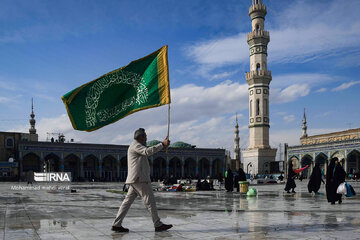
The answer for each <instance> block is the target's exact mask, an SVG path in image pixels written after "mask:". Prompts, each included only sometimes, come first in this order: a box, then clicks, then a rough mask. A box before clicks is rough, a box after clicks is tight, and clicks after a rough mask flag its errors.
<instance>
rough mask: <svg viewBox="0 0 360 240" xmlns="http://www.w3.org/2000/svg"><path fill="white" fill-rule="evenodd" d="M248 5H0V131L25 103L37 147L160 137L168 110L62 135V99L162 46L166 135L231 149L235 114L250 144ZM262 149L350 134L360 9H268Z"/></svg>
mask: <svg viewBox="0 0 360 240" xmlns="http://www.w3.org/2000/svg"><path fill="white" fill-rule="evenodd" d="M250 3H251V0H248V1H238V0H227V1H205V0H203V1H200V0H195V1H194V0H191V1H190V0H183V1H175V0H166V1H165V0H163V1H160V0H154V1H145V0H144V1H142V0H133V1H110V0H107V1H90V0H87V1H32V0H31V1H30V0H29V1H25V0H23V1H13V0H12V1H6V0H5V1H4V0H2V1H1V2H0V53H1V58H0V130H1V131H27V129H28V128H29V126H28V116H29V113H30V99H31V97H34V102H35V114H36V119H37V129H38V133H39V135H40V139H46V132H63V133H65V135H66V136H67V138H75V140H76V141H81V142H96V143H114V144H127V143H129V141H130V140H131V136H132V133H133V131H134V129H136V128H138V127H140V126H142V127H145V128H147V130H148V134H149V138H153V139H161V138H163V136H164V135H165V134H166V120H167V116H166V110H167V109H166V107H161V108H157V109H151V110H146V111H143V112H139V113H137V114H134V115H132V116H129V117H128V118H125V119H123V120H120V121H119V122H117V123H115V124H112V125H109V126H107V127H105V128H102V129H100V130H98V131H95V132H92V133H84V132H78V131H74V130H72V129H71V125H70V122H69V120H68V117H67V116H66V111H65V107H64V106H63V104H62V101H61V100H60V97H61V96H62V95H63V94H65V93H66V92H68V91H70V90H72V89H73V88H75V87H77V86H79V85H81V84H83V83H85V82H88V81H91V80H93V79H94V78H96V77H98V76H100V75H102V74H104V73H107V72H109V71H111V70H114V69H116V68H119V67H121V66H124V65H126V64H127V63H128V62H130V61H131V60H134V59H137V58H140V57H143V56H145V55H147V54H149V53H150V52H153V51H155V50H156V49H158V48H160V47H161V46H163V45H165V44H167V45H169V64H170V81H171V88H172V101H173V104H172V125H171V139H172V140H173V141H178V140H182V141H186V142H189V143H192V144H195V145H197V146H200V147H224V148H227V149H229V150H232V146H233V128H234V121H235V117H234V115H235V112H238V113H239V124H240V128H241V131H240V137H241V146H242V147H243V148H245V147H246V146H247V143H248V128H247V124H248V96H247V84H246V81H245V77H244V72H246V71H248V70H249V56H248V45H247V43H246V40H245V39H246V33H247V32H250V31H251V22H250V18H249V16H248V8H249V6H250ZM264 3H265V4H266V5H267V7H268V14H267V16H266V22H265V28H266V30H269V31H270V37H271V40H270V43H269V46H268V48H269V52H268V54H269V55H268V68H269V69H270V70H271V71H272V75H273V80H272V82H271V85H270V87H271V98H270V104H271V105H270V120H271V136H270V139H271V141H270V142H271V145H273V146H277V145H278V144H279V143H284V142H288V143H289V144H290V145H294V144H298V142H299V137H300V135H301V118H302V114H303V108H304V107H306V109H307V117H308V129H309V134H317V133H324V132H329V131H337V130H344V129H347V128H349V127H352V128H355V127H360V113H359V107H358V106H359V100H360V97H359V94H358V92H359V90H360V78H359V73H360V47H359V39H360V19H359V18H358V12H359V10H360V2H359V1H356V0H353V1H346V4H344V3H343V1H341V0H332V1H328V0H326V1H325V0H323V1H320V0H319V1H311V0H295V1H285V0H281V1H280V0H278V1H269V0H268V1H266V0H264Z"/></svg>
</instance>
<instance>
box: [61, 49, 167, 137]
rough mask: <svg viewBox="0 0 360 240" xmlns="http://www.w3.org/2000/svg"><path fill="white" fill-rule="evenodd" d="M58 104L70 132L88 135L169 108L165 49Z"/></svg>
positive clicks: (109, 74)
mask: <svg viewBox="0 0 360 240" xmlns="http://www.w3.org/2000/svg"><path fill="white" fill-rule="evenodd" d="M62 100H63V102H64V104H65V106H66V109H67V112H68V115H69V118H70V121H71V123H72V126H73V128H74V129H76V130H81V131H88V132H91V131H94V130H96V129H98V128H101V127H103V126H106V125H108V124H110V123H113V122H116V121H118V120H119V119H121V118H124V117H126V116H128V115H130V114H132V113H134V112H137V111H141V110H144V109H148V108H153V107H159V106H161V105H165V104H170V102H171V100H170V86H169V67H168V59H167V46H164V47H162V48H160V49H159V50H157V51H156V52H153V53H151V54H150V55H148V56H146V57H144V58H141V59H138V60H135V61H133V62H131V63H130V64H128V65H127V66H125V67H122V68H119V69H117V70H114V71H112V72H109V73H107V74H105V75H103V76H101V77H99V78H97V79H95V80H93V81H91V82H89V83H86V84H84V85H82V86H80V87H78V88H76V89H74V90H72V91H70V92H68V93H67V94H65V95H64V96H62Z"/></svg>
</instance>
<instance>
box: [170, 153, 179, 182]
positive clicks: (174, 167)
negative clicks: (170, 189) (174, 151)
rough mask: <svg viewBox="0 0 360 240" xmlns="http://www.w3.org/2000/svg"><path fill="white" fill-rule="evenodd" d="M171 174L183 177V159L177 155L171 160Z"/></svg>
mask: <svg viewBox="0 0 360 240" xmlns="http://www.w3.org/2000/svg"><path fill="white" fill-rule="evenodd" d="M169 176H170V177H171V176H173V177H175V178H181V160H180V159H179V158H177V157H174V158H172V159H171V160H170V161H169Z"/></svg>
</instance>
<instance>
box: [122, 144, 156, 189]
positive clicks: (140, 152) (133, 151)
mask: <svg viewBox="0 0 360 240" xmlns="http://www.w3.org/2000/svg"><path fill="white" fill-rule="evenodd" d="M161 149H163V145H162V143H159V144H157V145H155V146H153V147H146V146H144V145H142V144H141V143H139V142H138V141H136V140H134V141H133V142H132V143H131V144H130V146H129V149H128V155H127V163H128V175H127V178H126V182H125V183H126V184H130V183H138V182H146V183H149V182H151V180H150V165H149V161H148V157H149V156H151V155H153V154H155V153H157V152H159V151H160V150H161Z"/></svg>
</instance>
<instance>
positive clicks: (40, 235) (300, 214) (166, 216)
mask: <svg viewBox="0 0 360 240" xmlns="http://www.w3.org/2000/svg"><path fill="white" fill-rule="evenodd" d="M296 183H297V185H298V187H297V188H296V190H297V193H296V194H287V193H284V192H283V188H284V185H282V184H278V185H262V186H260V185H259V186H252V187H255V188H256V189H257V191H258V196H257V197H253V198H247V197H246V196H241V195H240V194H239V193H226V192H224V191H211V192H190V193H176V192H155V196H156V201H157V206H158V209H159V215H160V217H161V218H162V221H163V222H165V223H171V224H173V225H174V227H173V228H172V229H171V230H170V231H167V232H160V233H156V232H154V228H153V225H152V222H151V218H150V215H149V213H148V212H147V210H146V209H145V207H144V206H143V204H142V201H141V199H139V198H138V199H137V200H135V202H134V204H133V205H132V208H131V209H130V211H129V213H128V215H127V218H126V219H125V220H124V223H123V225H124V226H125V227H128V228H130V232H129V233H115V232H112V231H111V230H110V227H111V223H112V221H113V219H114V217H115V215H116V213H117V210H118V208H119V206H120V204H121V202H122V200H123V199H124V197H125V195H124V194H119V193H112V192H107V191H106V190H109V189H111V190H122V184H120V183H72V185H71V188H73V189H76V190H77V191H76V193H71V192H70V191H69V190H66V189H65V190H51V189H45V190H44V189H42V190H37V189H32V190H29V189H28V190H25V189H22V190H21V189H18V188H19V186H27V185H26V184H24V183H4V182H2V183H0V192H1V196H0V239H9V240H10V239H19V240H20V239H21V240H25V239H66V240H70V239H86V240H91V239H94V240H95V239H96V240H99V239H360V197H359V196H355V197H352V198H346V199H344V200H343V204H341V205H338V204H336V205H330V204H329V203H327V201H326V195H324V191H325V187H324V185H322V188H321V190H320V191H321V194H318V195H312V194H309V193H307V189H306V185H307V182H306V181H303V182H299V181H297V182H296ZM351 184H352V185H353V186H354V188H355V191H357V192H358V193H360V182H359V183H354V182H352V183H351ZM33 186H34V188H38V187H46V186H47V185H45V184H41V185H39V184H34V185H33ZM59 186H60V185H59ZM61 186H62V187H64V188H67V187H68V186H67V185H66V184H64V185H61ZM14 187H15V188H14Z"/></svg>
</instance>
